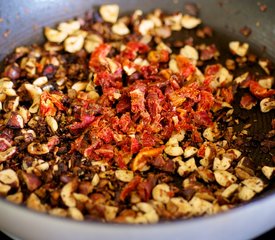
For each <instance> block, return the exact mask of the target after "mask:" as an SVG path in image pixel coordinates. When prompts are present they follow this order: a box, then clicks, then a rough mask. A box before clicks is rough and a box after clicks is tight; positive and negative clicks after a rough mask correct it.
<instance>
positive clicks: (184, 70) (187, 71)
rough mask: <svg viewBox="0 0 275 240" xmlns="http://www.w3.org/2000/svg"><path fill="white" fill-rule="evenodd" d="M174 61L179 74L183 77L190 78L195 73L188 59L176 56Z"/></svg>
mask: <svg viewBox="0 0 275 240" xmlns="http://www.w3.org/2000/svg"><path fill="white" fill-rule="evenodd" d="M176 61H177V65H178V68H179V71H180V74H181V75H183V76H184V77H185V78H188V77H190V76H192V74H193V73H194V72H195V70H196V68H195V66H194V65H193V63H192V62H191V60H190V59H188V58H186V57H184V56H182V55H177V56H176Z"/></svg>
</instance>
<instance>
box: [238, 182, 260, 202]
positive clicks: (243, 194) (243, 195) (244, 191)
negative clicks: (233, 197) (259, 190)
mask: <svg viewBox="0 0 275 240" xmlns="http://www.w3.org/2000/svg"><path fill="white" fill-rule="evenodd" d="M255 194H256V193H255V192H254V191H253V190H252V189H250V188H249V187H247V186H243V187H241V188H240V190H239V194H238V197H239V199H241V200H242V201H249V200H250V199H251V198H253V197H254V196H255Z"/></svg>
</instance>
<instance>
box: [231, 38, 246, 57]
mask: <svg viewBox="0 0 275 240" xmlns="http://www.w3.org/2000/svg"><path fill="white" fill-rule="evenodd" d="M248 48H249V45H248V44H247V43H243V44H241V43H240V42H239V41H232V42H230V43H229V49H230V50H231V52H232V53H233V54H236V55H238V56H240V57H244V56H245V55H246V53H247V51H248Z"/></svg>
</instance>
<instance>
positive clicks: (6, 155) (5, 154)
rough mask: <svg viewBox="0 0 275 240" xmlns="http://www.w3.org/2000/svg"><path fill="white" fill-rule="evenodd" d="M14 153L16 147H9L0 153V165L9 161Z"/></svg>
mask: <svg viewBox="0 0 275 240" xmlns="http://www.w3.org/2000/svg"><path fill="white" fill-rule="evenodd" d="M15 153H16V147H10V148H8V149H7V150H6V151H2V152H0V163H1V162H5V161H7V160H9V159H10V158H11V157H12V156H13V155H14V154H15Z"/></svg>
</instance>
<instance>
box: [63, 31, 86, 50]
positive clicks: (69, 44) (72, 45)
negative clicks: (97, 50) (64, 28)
mask: <svg viewBox="0 0 275 240" xmlns="http://www.w3.org/2000/svg"><path fill="white" fill-rule="evenodd" d="M83 45H84V37H83V36H81V35H72V36H70V37H68V38H66V40H65V41H64V48H65V51H67V52H69V53H75V52H77V51H79V50H81V49H82V47H83Z"/></svg>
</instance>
